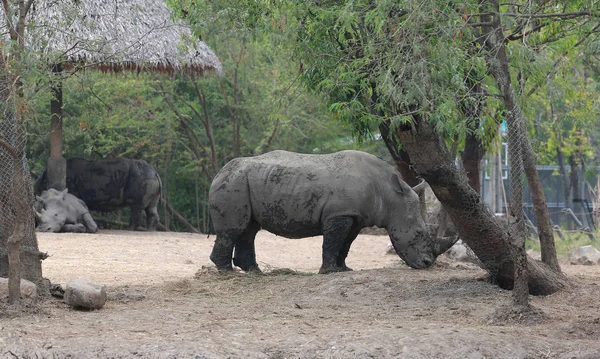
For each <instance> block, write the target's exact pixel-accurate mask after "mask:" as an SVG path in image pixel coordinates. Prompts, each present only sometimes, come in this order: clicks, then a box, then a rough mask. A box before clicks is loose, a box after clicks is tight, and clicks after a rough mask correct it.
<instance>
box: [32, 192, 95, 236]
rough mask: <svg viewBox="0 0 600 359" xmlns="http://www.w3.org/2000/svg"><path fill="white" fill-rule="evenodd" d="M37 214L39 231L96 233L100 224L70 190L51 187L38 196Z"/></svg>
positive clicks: (36, 203) (37, 228)
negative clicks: (97, 223)
mask: <svg viewBox="0 0 600 359" xmlns="http://www.w3.org/2000/svg"><path fill="white" fill-rule="evenodd" d="M35 214H36V217H37V222H38V225H37V227H36V230H37V231H39V232H54V233H58V232H77V233H84V232H88V233H96V232H97V231H98V226H97V225H96V222H94V219H93V218H92V216H91V215H90V211H89V210H88V208H87V206H86V205H85V203H84V202H83V201H82V200H80V199H79V198H77V197H75V196H74V195H72V194H70V193H68V190H67V189H65V190H64V191H57V190H55V189H54V188H50V189H49V190H47V191H44V192H42V195H41V196H36V202H35Z"/></svg>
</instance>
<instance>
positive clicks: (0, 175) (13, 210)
mask: <svg viewBox="0 0 600 359" xmlns="http://www.w3.org/2000/svg"><path fill="white" fill-rule="evenodd" d="M13 109H14V107H13V106H11V103H10V102H8V103H7V102H5V103H4V105H3V110H2V113H1V115H2V117H1V118H0V144H1V145H0V277H6V276H7V275H8V251H7V246H8V239H9V237H10V236H11V235H12V234H13V231H14V230H15V225H16V224H17V223H21V224H22V225H23V227H22V228H23V229H24V233H22V234H24V236H25V237H24V238H23V240H22V242H21V248H22V251H21V253H24V252H25V253H26V254H25V256H27V253H29V254H33V255H34V257H35V255H36V254H37V253H39V252H38V248H37V241H36V240H35V228H34V224H33V217H32V216H31V214H32V212H31V211H32V208H33V195H32V188H31V177H30V172H29V167H28V164H27V158H26V156H25V148H26V147H25V146H26V143H25V139H26V130H25V127H24V126H22V125H20V124H18V123H17V121H16V118H15V116H14V113H13V111H12V110H13ZM15 174H19V175H17V176H16V175H15ZM17 206H23V207H22V209H26V211H21V213H24V214H21V215H20V216H19V217H17V213H18V212H19V211H18V208H17Z"/></svg>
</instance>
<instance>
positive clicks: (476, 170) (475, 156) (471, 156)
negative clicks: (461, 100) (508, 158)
mask: <svg viewBox="0 0 600 359" xmlns="http://www.w3.org/2000/svg"><path fill="white" fill-rule="evenodd" d="M477 123H479V121H477ZM484 155H485V150H484V149H483V145H482V144H481V141H480V140H479V138H477V136H475V134H473V133H469V134H467V137H466V138H465V149H464V151H463V153H462V163H463V168H464V169H465V172H466V174H467V178H468V179H469V185H470V186H471V187H472V188H473V189H474V190H475V192H477V194H479V195H481V160H482V159H483V156H484Z"/></svg>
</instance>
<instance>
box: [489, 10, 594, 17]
mask: <svg viewBox="0 0 600 359" xmlns="http://www.w3.org/2000/svg"><path fill="white" fill-rule="evenodd" d="M498 15H500V16H509V17H516V18H535V19H544V18H553V17H560V18H574V17H582V16H591V17H600V13H598V14H597V13H594V12H591V11H577V12H563V13H555V14H515V13H509V12H501V13H499V14H498Z"/></svg>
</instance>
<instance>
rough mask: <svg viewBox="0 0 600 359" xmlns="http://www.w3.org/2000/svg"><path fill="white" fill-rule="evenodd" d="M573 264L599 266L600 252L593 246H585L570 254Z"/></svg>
mask: <svg viewBox="0 0 600 359" xmlns="http://www.w3.org/2000/svg"><path fill="white" fill-rule="evenodd" d="M569 262H570V263H571V264H576V265H577V264H583V265H597V264H600V251H599V250H597V249H596V248H594V247H592V246H583V247H579V248H575V249H572V250H571V251H570V252H569Z"/></svg>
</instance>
